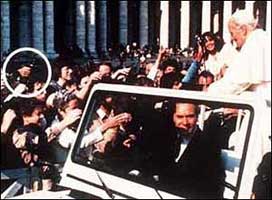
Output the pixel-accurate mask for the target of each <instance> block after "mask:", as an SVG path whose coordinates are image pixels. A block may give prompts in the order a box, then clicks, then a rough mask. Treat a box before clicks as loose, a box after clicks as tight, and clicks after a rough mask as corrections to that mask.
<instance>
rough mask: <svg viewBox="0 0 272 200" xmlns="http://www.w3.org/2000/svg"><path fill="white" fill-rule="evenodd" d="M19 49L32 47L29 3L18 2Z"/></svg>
mask: <svg viewBox="0 0 272 200" xmlns="http://www.w3.org/2000/svg"><path fill="white" fill-rule="evenodd" d="M18 9H19V17H18V22H19V30H18V37H19V47H31V46H32V41H31V38H32V31H31V2H27V1H23V2H19V8H18Z"/></svg>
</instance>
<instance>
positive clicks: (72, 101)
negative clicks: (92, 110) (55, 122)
mask: <svg viewBox="0 0 272 200" xmlns="http://www.w3.org/2000/svg"><path fill="white" fill-rule="evenodd" d="M79 103H80V101H79V99H78V98H77V96H76V95H75V94H73V93H66V94H65V95H64V96H63V97H62V98H61V99H60V102H59V110H60V111H61V112H62V111H63V112H65V113H67V112H69V111H70V110H73V109H76V108H79Z"/></svg>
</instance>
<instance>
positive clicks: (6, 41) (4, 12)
mask: <svg viewBox="0 0 272 200" xmlns="http://www.w3.org/2000/svg"><path fill="white" fill-rule="evenodd" d="M9 7H10V6H9V1H1V60H2V58H3V54H5V53H7V52H8V51H9V50H10V12H9Z"/></svg>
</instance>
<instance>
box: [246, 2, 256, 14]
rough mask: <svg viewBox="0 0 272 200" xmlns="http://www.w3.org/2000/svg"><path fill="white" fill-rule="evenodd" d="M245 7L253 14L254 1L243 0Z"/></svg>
mask: <svg viewBox="0 0 272 200" xmlns="http://www.w3.org/2000/svg"><path fill="white" fill-rule="evenodd" d="M245 4H246V5H245V9H246V10H247V11H248V12H250V13H252V14H253V8H254V1H245Z"/></svg>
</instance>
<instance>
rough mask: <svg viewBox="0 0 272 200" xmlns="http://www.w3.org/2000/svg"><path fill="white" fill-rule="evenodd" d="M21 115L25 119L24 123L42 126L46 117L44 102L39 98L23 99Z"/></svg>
mask: <svg viewBox="0 0 272 200" xmlns="http://www.w3.org/2000/svg"><path fill="white" fill-rule="evenodd" d="M19 109H20V115H21V117H22V119H23V125H24V126H26V125H30V124H34V125H39V126H41V123H42V120H43V118H44V115H43V112H44V104H43V103H42V102H40V101H38V100H37V99H34V98H31V99H25V100H24V101H21V106H20V107H19Z"/></svg>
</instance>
